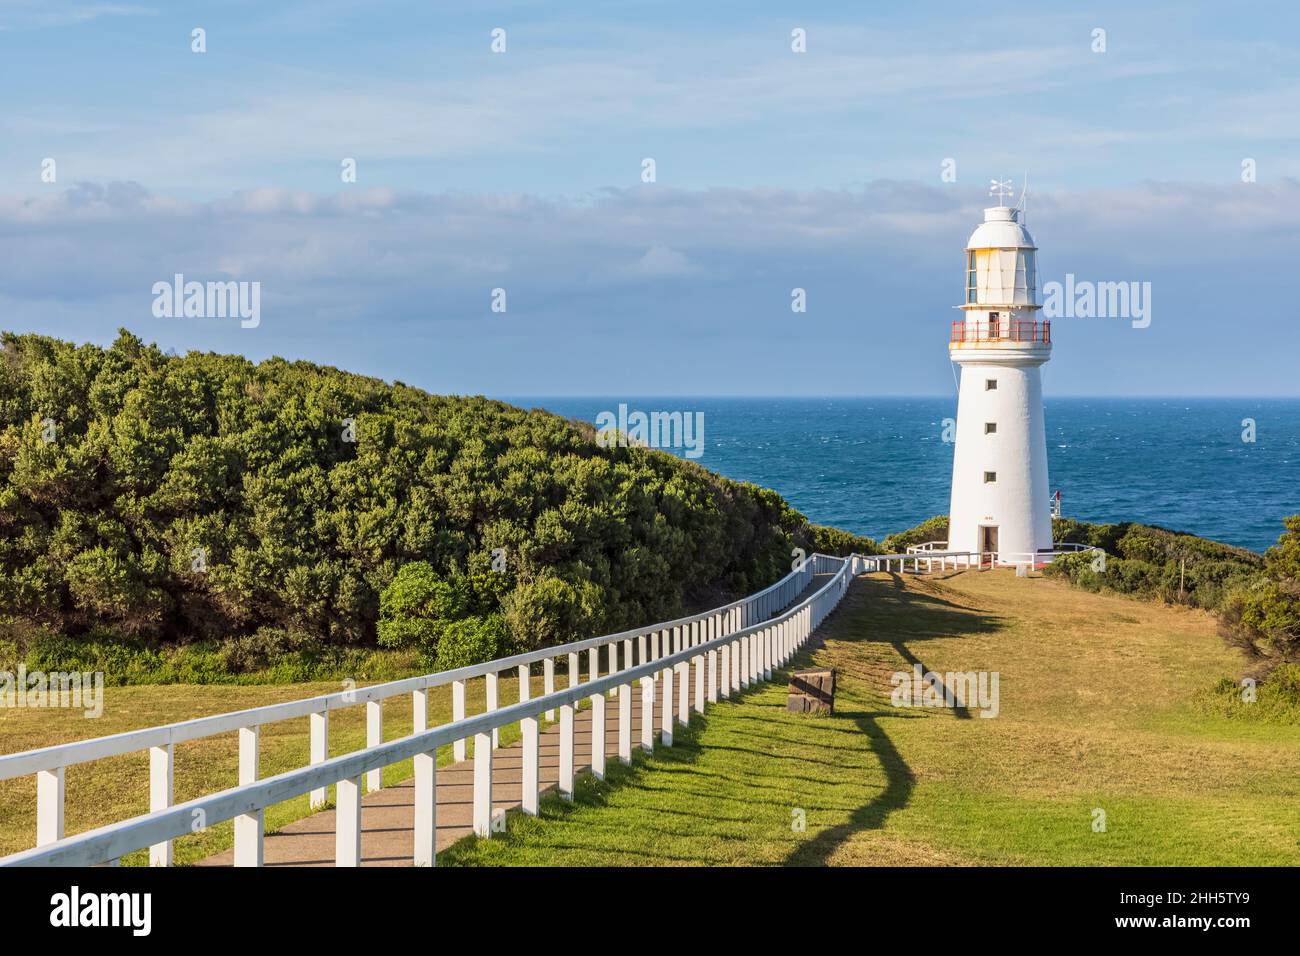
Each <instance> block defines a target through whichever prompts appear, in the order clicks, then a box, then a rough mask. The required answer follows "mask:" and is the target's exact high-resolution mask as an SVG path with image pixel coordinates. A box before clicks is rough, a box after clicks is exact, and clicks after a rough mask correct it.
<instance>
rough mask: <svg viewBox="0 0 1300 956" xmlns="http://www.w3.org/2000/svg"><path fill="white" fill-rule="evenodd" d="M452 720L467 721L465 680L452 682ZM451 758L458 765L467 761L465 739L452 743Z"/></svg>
mask: <svg viewBox="0 0 1300 956" xmlns="http://www.w3.org/2000/svg"><path fill="white" fill-rule="evenodd" d="M451 719H452V722H453V723H454V722H457V721H461V720H464V719H465V682H464V681H463V680H457V681H452V682H451ZM451 757H452V759H453V760H455V761H456V763H460V762H461V761H463V760H464V759H465V738H464V737H461V738H460V739H459V740H456V741H453V742H452V745H451Z"/></svg>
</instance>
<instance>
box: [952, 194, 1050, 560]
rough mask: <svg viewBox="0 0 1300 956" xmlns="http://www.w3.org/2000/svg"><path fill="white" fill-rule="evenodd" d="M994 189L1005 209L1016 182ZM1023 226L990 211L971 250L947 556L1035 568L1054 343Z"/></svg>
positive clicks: (1046, 508)
mask: <svg viewBox="0 0 1300 956" xmlns="http://www.w3.org/2000/svg"><path fill="white" fill-rule="evenodd" d="M995 187H996V190H997V194H998V198H999V201H1000V202H1004V201H1005V193H1006V191H1007V189H1008V187H1009V184H1008V183H1005V182H1003V183H998V182H997V181H995ZM1023 219H1024V216H1023V209H1017V208H1013V207H1010V206H1006V205H997V206H994V207H993V208H992V209H985V210H984V221H983V222H982V223H980V224H979V226H977V227H976V229H975V231H974V232H973V233H972V234H971V237H970V241H969V242H968V243H966V296H965V301H964V302H963V303H962V304H961V305H960V306H959V307H958V308H960V309H961V310H962V318H961V319H959V320H957V321H955V322H953V323H952V335H951V338H950V340H949V345H948V354H949V357H950V358H951V359H952V361H953V362H955V363H956V364H957V365H958V366H960V368H961V384H960V387H959V388H958V398H957V427H956V433H955V439H954V443H955V447H954V449H953V461H952V501H951V505H950V507H949V511H948V549H949V550H951V551H978V552H980V554H981V556H982V561H983V562H993V563H1001V564H1031V565H1032V564H1035V563H1038V562H1039V561H1041V560H1048V558H1047V557H1046V556H1044V557H1042V558H1040V557H1039V555H1040V554H1042V553H1043V552H1050V551H1051V549H1052V515H1051V500H1050V498H1049V495H1048V481H1047V438H1046V434H1045V431H1044V428H1043V384H1042V378H1041V375H1040V372H1039V370H1040V369H1041V368H1042V366H1043V363H1045V362H1046V361H1047V360H1048V359H1049V358H1051V356H1052V336H1051V324H1050V323H1049V322H1047V321H1045V320H1042V319H1040V318H1039V316H1038V313H1039V310H1040V309H1041V308H1042V305H1041V303H1040V301H1039V296H1038V269H1037V264H1036V262H1035V259H1034V254H1035V252H1036V251H1037V247H1036V246H1035V245H1034V239H1033V236H1031V235H1030V234H1029V230H1028V229H1026V228H1025V224H1024V221H1023Z"/></svg>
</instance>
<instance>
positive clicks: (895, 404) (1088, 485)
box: [504, 396, 1300, 551]
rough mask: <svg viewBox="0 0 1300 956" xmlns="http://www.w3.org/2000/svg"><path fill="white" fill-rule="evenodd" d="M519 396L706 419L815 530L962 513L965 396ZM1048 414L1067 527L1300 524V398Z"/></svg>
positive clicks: (719, 459) (707, 427)
mask: <svg viewBox="0 0 1300 956" xmlns="http://www.w3.org/2000/svg"><path fill="white" fill-rule="evenodd" d="M504 400H505V401H509V402H511V403H512V404H515V405H521V406H523V407H525V408H534V407H540V408H545V409H547V410H549V411H552V412H554V413H556V414H559V415H563V416H565V417H569V418H578V419H583V420H586V421H588V422H592V423H594V422H595V421H596V417H597V415H599V414H601V413H602V412H610V413H613V414H615V415H616V414H617V413H618V407H619V404H620V403H623V404H626V405H627V406H628V410H629V412H633V411H638V410H640V411H643V412H647V413H648V412H653V411H666V412H672V411H682V412H690V413H697V412H698V413H702V414H703V423H704V440H703V443H702V444H701V446H700V448H701V450H702V454H701V456H700V457H698V458H696V459H695V460H696V461H698V462H699V464H701V465H703V466H704V467H706V468H709V469H711V470H713V471H717V472H719V473H721V474H723V475H726V476H727V477H729V478H734V479H736V480H738V481H750V482H753V483H755V484H757V485H762V486H764V487H767V488H772V489H774V490H776V491H777V492H779V493H780V494H781V495H782V496H784V497H785V499H786V500H787V501H789V502H790V504H792V505H793V506H794V507H795V508H797V509H799V510H800V511H801V512H803V513H804V514H805V515H807V516H808V518H809V520H811V521H814V522H817V523H819V524H827V525H833V526H834V527H837V528H843V529H845V530H846V531H853V532H855V533H858V534H865V535H869V536H871V537H873V538H876V539H880V538H882V537H884V536H885V535H886V534H889V533H891V532H895V531H902V530H904V529H906V528H910V527H913V526H914V525H916V524H918V523H919V522H921V521H923V520H924V519H926V518H928V517H930V516H931V515H936V514H946V513H947V510H948V494H949V482H950V480H951V469H952V445H951V444H949V443H947V442H945V441H944V436H943V432H944V419H945V418H952V417H955V415H956V397H955V396H954V397H953V398H683V397H673V398H654V397H638V398H626V397H624V398H554V397H551V398H528V397H525V398H517V397H516V398H507V399H504ZM1045 414H1046V421H1047V458H1048V472H1049V475H1050V479H1051V489H1052V491H1053V492H1055V491H1056V490H1058V489H1059V490H1060V492H1061V503H1062V513H1063V514H1064V515H1065V516H1066V517H1071V518H1079V519H1082V520H1084V521H1099V522H1117V521H1140V522H1144V523H1147V524H1154V525H1159V526H1161V527H1164V528H1170V529H1173V530H1176V531H1187V532H1190V533H1192V534H1197V535H1201V536H1203V537H1207V538H1213V539H1214V540H1216V541H1224V542H1227V543H1229V544H1234V545H1238V546H1240V547H1244V548H1250V549H1252V550H1255V551H1262V550H1263V549H1265V548H1267V547H1269V546H1270V545H1272V544H1274V543H1276V541H1277V539H1278V536H1279V535H1280V534H1281V533H1282V530H1283V529H1282V518H1283V517H1284V516H1286V515H1292V514H1297V513H1300V399H1256V398H1241V399H1150V398H1142V399H1130V398H1107V399H1094V398H1057V399H1050V398H1049V399H1047V400H1046V403H1045ZM1246 419H1250V420H1251V421H1253V435H1252V434H1251V423H1250V422H1246V423H1245V424H1243V421H1244V420H1246ZM1252 437H1253V441H1249V440H1246V439H1249V438H1252ZM672 450H674V451H675V452H676V453H677V454H679V455H680V454H683V452H684V450H683V449H680V448H679V449H672Z"/></svg>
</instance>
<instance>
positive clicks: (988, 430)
mask: <svg viewBox="0 0 1300 956" xmlns="http://www.w3.org/2000/svg"><path fill="white" fill-rule="evenodd" d="M997 430H998V423H997V422H985V423H984V434H986V435H992V434H994V433H995V432H996V431H997Z"/></svg>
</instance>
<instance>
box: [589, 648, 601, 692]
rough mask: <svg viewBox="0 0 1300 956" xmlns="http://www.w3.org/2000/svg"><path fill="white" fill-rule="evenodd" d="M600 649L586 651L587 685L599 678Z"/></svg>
mask: <svg viewBox="0 0 1300 956" xmlns="http://www.w3.org/2000/svg"><path fill="white" fill-rule="evenodd" d="M599 655H600V649H599V648H595V647H592V648H589V649H588V651H587V683H589V684H590V683H591V682H592V681H594V680H595V679H596V678H597V677H599V676H600V656H599Z"/></svg>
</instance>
